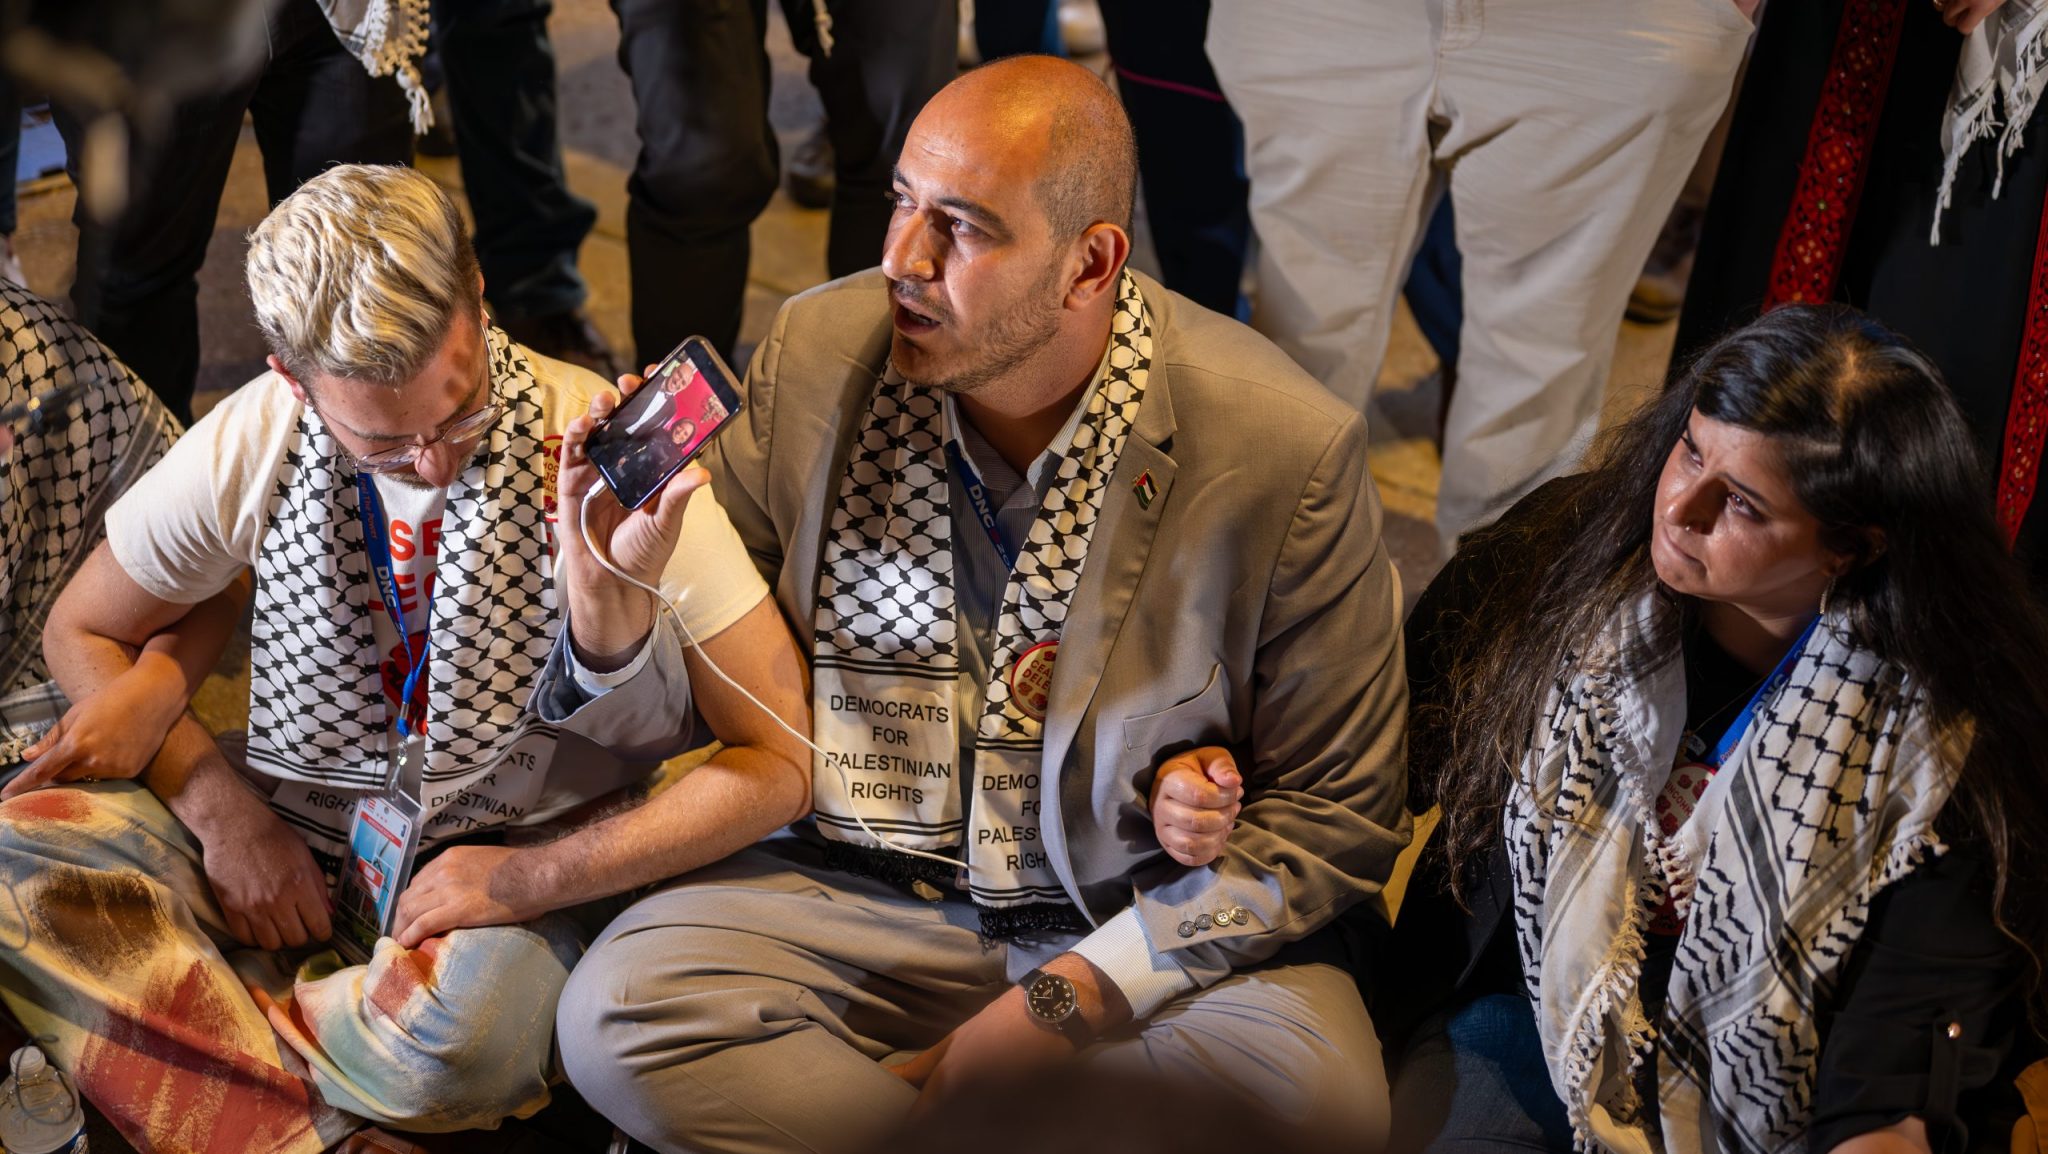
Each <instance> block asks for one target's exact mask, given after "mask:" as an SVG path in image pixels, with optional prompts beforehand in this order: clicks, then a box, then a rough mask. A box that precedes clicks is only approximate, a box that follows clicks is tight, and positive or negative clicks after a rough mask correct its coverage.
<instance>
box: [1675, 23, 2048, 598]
mask: <svg viewBox="0 0 2048 1154" xmlns="http://www.w3.org/2000/svg"><path fill="white" fill-rule="evenodd" d="M1965 32H1967V35H1965V34H1964V33H1965ZM2044 51H2048V10H2043V9H2041V8H2040V7H2038V6H2037V5H2034V4H2030V3H2004V2H2002V0H1947V2H1946V3H1945V4H1939V5H1937V4H1929V3H1926V2H1925V0H1875V2H1869V3H1857V2H1850V0H1823V2H1817V3H1797V4H1794V3H1783V4H1781V3H1773V4H1771V5H1770V6H1769V7H1768V8H1766V10H1765V12H1764V16H1763V22H1762V27H1761V29H1760V31H1759V32H1758V34H1757V43H1756V51H1755V62H1754V64H1753V66H1752V67H1751V68H1750V70H1749V75H1748V78H1747V79H1746V80H1745V81H1744V82H1743V86H1742V94H1741V96H1740V98H1739V99H1738V100H1737V102H1736V107H1735V116H1734V123H1733V125H1732V127H1731V128H1730V131H1729V136H1728V148H1727V152H1726V154H1725V156H1724V157H1723V159H1722V162H1721V172H1720V179H1719V180H1718V181H1717V182H1716V184H1715V186H1714V193H1713V198H1712V200H1711V201H1710V202H1709V205H1708V209H1707V218H1706V224H1705V226H1704V231H1703V232H1702V234H1701V237H1700V246H1699V256H1698V258H1697V263H1696V264H1695V265H1694V267H1693V273H1692V282H1691V285H1690V287H1689V288H1688V290H1687V294H1686V299H1685V311H1684V313H1683V314H1682V315H1681V317H1680V319H1679V324H1678V343H1677V354H1678V356H1680V357H1685V356H1688V355H1690V354H1691V353H1692V352H1695V351H1697V350H1698V349H1700V348H1701V347H1703V346H1704V345H1705V344H1707V343H1708V342H1710V341H1712V340H1713V339H1714V338H1715V336H1716V335H1717V334H1719V333H1720V332H1721V331H1722V330H1724V329H1725V328H1726V327H1727V326H1730V325H1736V324H1741V323H1743V322H1744V321H1747V320H1748V319H1750V318H1751V317H1754V316H1756V315H1757V313H1758V312H1759V311H1760V310H1764V309H1769V308H1773V307H1776V306H1778V305H1781V304H1786V303H1792V302H1800V301H1805V302H1814V301H1824V300H1839V301H1848V302H1851V303H1853V304H1856V305H1858V306H1860V307H1862V308H1865V309H1868V310H1869V311H1870V312H1871V313H1872V314H1873V315H1875V316H1877V317H1879V318H1881V319H1882V320H1883V321H1884V322H1885V323H1886V324H1887V325H1890V326H1892V327H1893V328H1895V329H1897V330H1898V331H1899V332H1900V333H1903V334H1904V335H1905V336H1906V337H1908V338H1909V339H1910V340H1912V341H1913V343H1914V344H1915V345H1917V346H1918V347H1919V348H1921V349H1923V350H1925V351H1926V353H1927V355H1928V356H1929V357H1931V358H1933V360H1934V362H1935V363H1936V364H1937V365H1939V366H1941V372H1942V379H1943V380H1945V381H1946V382H1947V383H1948V387H1949V388H1950V389H1952V390H1954V391H1955V395H1956V401H1957V403H1958V404H1959V405H1960V406H1961V408H1962V411H1963V416H1964V417H1965V418H1966V419H1967V420H1968V422H1969V428H1970V431H1971V433H1972V434H1973V435H1974V436H1975V437H1976V440H1977V444H1978V446H1979V448H1980V449H1981V450H1982V452H1983V453H1984V458H1985V460H1986V461H1989V462H1991V463H1992V464H1993V466H1994V469H1993V473H1992V478H1991V482H1992V484H1993V485H1994V487H1995V490H1994V497H1995V500H1996V508H1997V512H1998V518H1999V523H2000V525H2001V527H2002V528H2003V529H2004V530H2005V532H2006V534H2007V537H2008V540H2011V541H2013V542H2014V544H2015V548H2016V551H2017V552H2018V553H2019V555H2020V557H2021V559H2022V560H2023V561H2024V562H2025V563H2026V565H2027V566H2028V569H2029V571H2030V572H2031V573H2032V574H2033V582H2034V587H2035V588H2036V589H2037V590H2048V500H2043V499H2041V498H2040V497H2039V495H2038V494H2039V489H2040V475H2041V457H2042V453H2043V449H2044V441H2048V248H2044V247H2043V243H2042V242H2043V241H2044V239H2048V237H2044V234H2043V229H2042V221H2043V217H2044V214H2048V115H2043V114H2042V112H2041V107H2042V106H2041V104H2040V103H2038V101H2039V94H2040V92H2041V90H2042V88H2043V87H2044V86H2048V70H2044V69H2041V68H2040V66H2039V65H2038V64H2035V65H2033V66H2031V67H2030V68H2028V69H2023V70H2020V71H2017V72H2014V71H2010V70H2007V69H2006V68H2005V67H2004V66H2003V65H2001V64H1999V63H1998V62H2000V61H2005V60H2019V61H2039V60H2040V59H2041V55H2042V53H2043V52H2044ZM1944 201H1946V203H1944Z"/></svg>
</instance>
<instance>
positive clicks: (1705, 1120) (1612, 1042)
mask: <svg viewBox="0 0 2048 1154" xmlns="http://www.w3.org/2000/svg"><path fill="white" fill-rule="evenodd" d="M1670 612H1676V610H1675V609H1672V608H1671V607H1669V606H1667V605H1663V604H1661V603H1659V602H1657V601H1655V600H1652V599H1646V600H1645V601H1644V602H1643V603H1642V604H1641V605H1639V606H1637V607H1635V608H1634V609H1633V610H1632V611H1631V612H1628V613H1624V614H1622V615H1620V618H1619V619H1618V620H1617V621H1616V622H1615V623H1614V624H1613V625H1611V626H1610V627H1609V628H1608V629H1607V630H1606V631H1605V632H1604V633H1603V635H1602V637H1601V638H1600V639H1599V640H1598V641H1597V642H1596V643H1595V644H1594V645H1593V646H1591V647H1590V648H1591V650H1592V652H1591V654H1590V657H1589V658H1588V659H1584V660H1577V661H1574V662H1572V663H1571V668H1569V669H1567V670H1566V671H1565V672H1564V673H1563V674H1562V675H1561V676H1560V678H1559V680H1558V681H1557V683H1556V684H1555V685H1554V686H1553V687H1552V688H1551V690H1550V692H1549V695H1548V698H1547V700H1546V703H1545V706H1544V709H1543V711H1542V714H1541V717H1542V720H1541V721H1539V722H1538V725H1537V730H1536V733H1535V734H1534V740H1533V742H1532V747H1531V750H1530V753H1529V756H1528V758H1527V760H1526V761H1525V763H1524V764H1523V767H1522V771H1521V780H1520V781H1518V782H1517V784H1516V785H1515V786H1514V787H1513V789H1512V790H1511V791H1510V793H1509V796H1508V803H1507V806H1506V812H1505V816H1504V821H1505V834H1506V837H1507V841H1508V847H1509V857H1510V862H1511V870H1512V874H1513V880H1514V887H1515V897H1514V901H1515V926H1516V930H1517V933H1518V938H1519V944H1520V947H1521V956H1522V971H1523V975H1524V978H1525V980H1526V982H1527V984H1528V988H1529V992H1530V996H1531V999H1532V1000H1533V1002H1534V1004H1535V1010H1536V1023H1537V1027H1538V1030H1539V1031H1540V1033H1541V1035H1542V1039H1543V1051H1544V1057H1545V1058H1546V1060H1547V1061H1548V1064H1549V1068H1550V1071H1551V1078H1552V1082H1553V1084H1554V1086H1555V1088H1556V1090H1557V1093H1558V1096H1559V1097H1560V1098H1561V1099H1563V1101H1564V1103H1565V1107H1566V1111H1567V1114H1568V1115H1569V1117H1570V1118H1571V1120H1572V1125H1573V1128H1574V1131H1575V1133H1576V1135H1577V1140H1578V1145H1579V1147H1580V1149H1582V1150H1597V1149H1601V1148H1603V1147H1604V1148H1606V1149H1609V1150H1616V1151H1645V1152H1647V1151H1652V1150H1665V1151H1673V1152H1687V1154H1689V1152H1692V1151H1708V1150H1718V1151H1742V1152H1766V1151H1769V1152H1784V1154H1791V1152H1792V1151H1795V1150H1803V1149H1804V1148H1805V1142H1806V1136H1805V1128H1806V1123H1807V1121H1808V1118H1809V1115H1810V1112H1811V1108H1812V1101H1813V1091H1814V1079H1815V1062H1816V1059H1817V1057H1818V1055H1819V1049H1820V1047H1819V1038H1818V1033H1817V1026H1816V1011H1817V1009H1818V1008H1819V1007H1820V1006H1822V1005H1824V1004H1825V1003H1826V1002H1827V1000H1828V998H1829V997H1830V995H1831V994H1832V991H1833V988H1834V983H1835V982H1836V981H1837V980H1838V978H1839V976H1840V973H1841V969H1842V966H1843V964H1844V962H1845V961H1846V960H1847V958H1848V956H1849V953H1850V951H1851V950H1852V949H1854V947H1855V945H1856V942H1857V939H1858V935H1859V934H1860V933H1861V932H1862V928H1863V925H1864V922H1865V920H1866V914H1867V912H1868V910H1869V907H1870V902H1871V900H1872V898H1874V897H1875V896H1876V895H1877V894H1878V893H1879V892H1881V891H1882V890H1883V889H1884V888H1885V887H1886V886H1888V885H1890V884H1891V883H1892V882H1894V881H1896V880H1898V879H1899V878H1900V877H1902V876H1904V875H1905V874H1907V873H1909V872H1910V871H1911V870H1912V869H1913V868H1914V866H1915V865H1917V864H1918V863H1919V862H1920V861H1921V860H1922V859H1923V858H1924V856H1925V855H1927V854H1929V853H1937V854H1938V853H1940V852H1941V851H1942V849H1943V846H1942V844H1941V842H1940V839H1939V838H1938V837H1937V836H1936V834H1935V832H1934V819H1935V817H1936V815H1937V814H1938V813H1939V812H1940V810H1941V807H1942V805H1943V804H1944V803H1945V802H1946V801H1947V800H1948V796H1949V793H1950V790H1951V787H1952V785H1953V774H1952V771H1951V769H1949V768H1948V767H1949V766H1952V765H1953V764H1954V763H1955V762H1954V759H1953V758H1952V757H1944V756H1942V755H1941V753H1940V751H1939V750H1938V748H1937V745H1936V740H1935V738H1934V736H1933V734H1932V733H1931V731H1930V727H1929V725H1928V723H1927V720H1926V715H1925V711H1924V709H1923V708H1921V706H1920V704H1919V701H1918V698H1917V697H1916V695H1915V693H1914V690H1913V687H1912V686H1911V684H1910V683H1909V681H1908V679H1907V678H1905V677H1904V676H1903V675H1902V674H1901V673H1900V672H1899V671H1898V670H1897V669H1896V667H1893V666H1890V665H1887V664H1885V663H1884V662H1882V661H1880V660H1879V659H1878V658H1877V657H1876V656H1875V655H1873V654H1871V653H1870V652H1868V651H1867V650H1863V649H1860V648H1858V647H1856V646H1855V645H1854V644H1853V643H1851V641H1850V640H1849V638H1848V635H1847V633H1846V631H1845V630H1844V629H1843V628H1842V626H1841V622H1840V620H1839V619H1838V618H1830V619H1827V620H1824V621H1823V622H1822V623H1821V625H1820V627H1819V628H1817V629H1815V630H1814V631H1813V633H1812V635H1811V636H1810V637H1809V639H1808V641H1807V643H1806V646H1805V648H1804V649H1803V650H1802V651H1801V653H1800V656H1799V658H1798V660H1797V661H1796V663H1795V664H1794V666H1793V669H1792V672H1791V675H1790V679H1789V681H1788V682H1787V683H1786V684H1785V686H1784V687H1783V688H1782V689H1781V690H1780V691H1779V692H1778V694H1777V695H1776V696H1775V697H1774V698H1773V699H1771V700H1770V701H1769V702H1768V703H1766V704H1762V705H1760V707H1759V711H1758V714H1757V718H1756V722H1755V723H1754V725H1753V726H1752V727H1751V729H1750V731H1749V734H1748V736H1747V737H1746V738H1745V739H1744V740H1743V743H1742V745H1741V747H1740V748H1739V749H1738V750H1736V751H1735V752H1734V753H1733V754H1731V755H1730V757H1729V760H1728V762H1727V764H1726V765H1724V766H1723V768H1722V769H1721V771H1720V774H1719V775H1718V776H1719V777H1721V778H1727V779H1729V780H1728V781H1727V782H1726V783H1725V788H1723V783H1722V782H1720V781H1718V780H1717V781H1716V783H1715V788H1714V789H1711V790H1709V791H1708V793H1707V794H1706V796H1705V797H1704V798H1703V799H1702V802H1701V806H1700V809H1699V810H1698V811H1697V812H1696V813H1695V815H1694V817H1693V820H1692V821H1691V822H1690V823H1689V824H1688V825H1687V826H1686V827H1685V828H1683V829H1681V830H1680V831H1679V833H1678V834H1677V835H1676V836H1674V837H1671V838H1664V837H1662V836H1661V834H1660V831H1659V827H1658V824H1657V821H1656V814H1655V810H1654V809H1653V804H1654V802H1655V799H1656V797H1657V795H1658V793H1659V791H1661V790H1662V788H1663V786H1664V782H1665V778H1666V777H1667V776H1668V775H1669V774H1670V772H1671V769H1672V766H1673V762H1674V759H1675V758H1676V756H1677V753H1678V743H1679V740H1680V736H1681V734H1680V731H1681V729H1682V728H1683V725H1684V721H1685V683H1684V670H1683V662H1682V660H1681V659H1680V655H1679V654H1678V653H1677V652H1675V651H1674V652H1670V653H1666V654H1663V655H1661V656H1660V657H1659V658H1658V659H1656V660H1655V661H1652V662H1647V664H1649V665H1651V666H1652V667H1651V668H1647V669H1644V668H1622V666H1624V665H1625V664H1628V663H1629V661H1628V659H1627V658H1625V657H1621V656H1618V655H1622V654H1628V653H1632V652H1634V653H1640V652H1642V651H1643V649H1642V646H1641V645H1640V639H1641V638H1643V637H1646V636H1651V635H1653V634H1651V633H1650V632H1649V627H1650V625H1651V624H1652V622H1653V621H1655V620H1656V615H1658V614H1661V613H1670ZM1635 664H1637V665H1639V666H1640V665H1642V664H1646V663H1645V662H1641V661H1638V662H1636V663H1635ZM1667 894H1669V895H1671V896H1672V897H1673V898H1674V899H1675V900H1676V902H1677V906H1678V909H1679V912H1680V913H1681V915H1683V916H1684V918H1685V927H1684V930H1683V932H1682V934H1681V936H1680V938H1679V941H1678V947H1677V958H1676V962H1675V964H1674V967H1673V971H1672V974H1671V979H1670V986H1669V989H1668V993H1667V1007H1666V1010H1665V1013H1664V1015H1663V1017H1662V1018H1661V1019H1660V1020H1658V1021H1655V1022H1652V1021H1649V1020H1647V1019H1646V1018H1645V1016H1644V1012H1643V1007H1642V1000H1641V997H1640V994H1639V991H1638V990H1637V988H1636V982H1637V979H1638V977H1639V976H1640V974H1641V970H1642V963H1643V956H1644V949H1643V945H1644V942H1643V935H1644V932H1645V929H1646V927H1647V925H1648V922H1649V919H1650V917H1651V915H1652V914H1653V913H1654V912H1655V910H1656V909H1657V907H1658V905H1659V904H1660V903H1661V902H1662V901H1663V899H1664V898H1665V896H1666V895H1667ZM1650 1061H1653V1062H1655V1063H1656V1066H1655V1070H1654V1084H1655V1085H1656V1087H1657V1103H1656V1105H1657V1121H1658V1125H1659V1132H1658V1133H1657V1134H1649V1133H1647V1132H1646V1123H1645V1121H1644V1111H1643V1105H1644V1104H1643V1103H1642V1102H1641V1100H1640V1098H1639V1095H1638V1091H1637V1089H1636V1085H1637V1082H1636V1078H1635V1074H1636V1072H1637V1071H1636V1067H1637V1066H1638V1065H1639V1064H1640V1063H1642V1062H1650Z"/></svg>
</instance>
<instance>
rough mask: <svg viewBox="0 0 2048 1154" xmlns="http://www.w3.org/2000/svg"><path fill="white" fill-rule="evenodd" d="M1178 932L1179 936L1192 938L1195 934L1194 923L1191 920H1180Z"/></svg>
mask: <svg viewBox="0 0 2048 1154" xmlns="http://www.w3.org/2000/svg"><path fill="white" fill-rule="evenodd" d="M1179 933H1180V936H1181V937H1184V938H1192V937H1194V936H1195V923H1193V922H1182V923H1181V924H1180V930H1179Z"/></svg>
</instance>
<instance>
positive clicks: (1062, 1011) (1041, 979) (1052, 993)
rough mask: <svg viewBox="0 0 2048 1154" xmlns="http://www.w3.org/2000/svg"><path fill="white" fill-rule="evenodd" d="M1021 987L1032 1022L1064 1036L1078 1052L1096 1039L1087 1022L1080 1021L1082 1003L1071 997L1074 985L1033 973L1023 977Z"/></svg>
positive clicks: (1062, 979) (1052, 975)
mask: <svg viewBox="0 0 2048 1154" xmlns="http://www.w3.org/2000/svg"><path fill="white" fill-rule="evenodd" d="M1020 985H1021V986H1022V987H1023V989H1024V1008H1025V1009H1027V1010H1029V1011H1031V1020H1032V1021H1034V1022H1036V1023H1038V1024H1039V1025H1041V1026H1044V1027H1045V1028H1046V1029H1048V1030H1058V1031H1059V1032H1060V1033H1062V1034H1065V1035H1066V1036H1067V1040H1068V1041H1069V1042H1072V1043H1073V1044H1074V1046H1075V1047H1076V1048H1077V1049H1085V1048H1087V1046H1088V1044H1089V1043H1090V1042H1093V1041H1094V1040H1095V1039H1094V1038H1092V1037H1091V1036H1089V1033H1088V1023H1087V1022H1084V1021H1082V1020H1081V1000H1080V999H1079V998H1077V997H1075V996H1074V983H1072V982H1070V981H1068V980H1067V979H1065V978H1062V977H1060V976H1059V975H1058V974H1048V973H1046V972H1045V971H1044V970H1033V971H1031V972H1030V973H1028V974H1026V975H1024V981H1023V982H1021V983H1020Z"/></svg>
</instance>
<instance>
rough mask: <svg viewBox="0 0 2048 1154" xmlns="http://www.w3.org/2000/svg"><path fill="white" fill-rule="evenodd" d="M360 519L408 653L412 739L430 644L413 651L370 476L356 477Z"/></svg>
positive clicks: (406, 731) (403, 728) (405, 727)
mask: <svg viewBox="0 0 2048 1154" xmlns="http://www.w3.org/2000/svg"><path fill="white" fill-rule="evenodd" d="M356 516H357V518H358V519H360V520H361V521H362V523H363V547H364V548H365V549H368V550H369V552H370V579H371V580H372V581H374V582H375V583H376V585H377V593H378V595H379V596H381V597H383V598H384V612H385V613H386V614H388V615H389V616H390V618H391V627H392V628H393V629H396V630H397V631H398V637H399V645H400V646H401V647H402V648H403V649H404V650H405V663H406V671H405V688H404V689H403V690H402V691H400V693H399V695H398V735H399V736H400V737H411V736H412V735H413V734H412V726H411V724H410V722H409V721H408V720H407V715H406V714H407V710H409V709H411V708H412V694H413V690H414V689H415V688H416V687H418V685H419V681H420V674H421V673H422V672H424V671H425V670H426V668H427V644H428V643H427V642H426V641H424V640H423V641H421V642H420V648H419V652H417V653H415V652H413V648H412V635H411V634H410V633H408V632H406V628H405V614H404V613H403V612H401V611H400V610H399V607H398V604H399V602H398V574H397V572H396V571H395V570H394V569H392V567H391V540H390V537H389V535H388V530H387V528H386V522H385V520H384V501H383V498H381V497H379V496H378V495H377V485H376V482H374V481H372V480H370V475H369V474H368V473H357V474H356ZM433 613H434V610H433V602H431V601H429V602H428V603H427V616H428V618H429V619H431V618H432V617H433Z"/></svg>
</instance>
